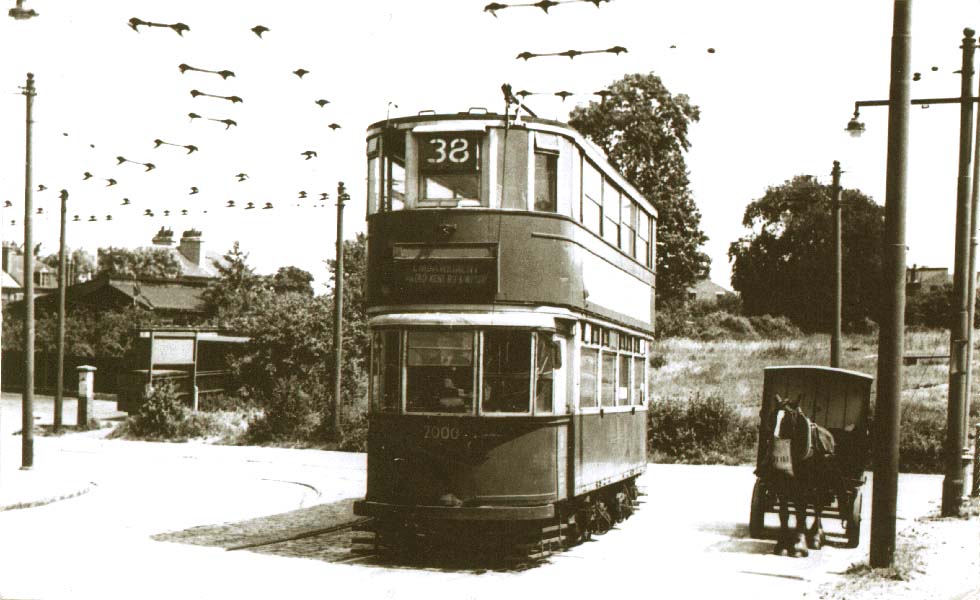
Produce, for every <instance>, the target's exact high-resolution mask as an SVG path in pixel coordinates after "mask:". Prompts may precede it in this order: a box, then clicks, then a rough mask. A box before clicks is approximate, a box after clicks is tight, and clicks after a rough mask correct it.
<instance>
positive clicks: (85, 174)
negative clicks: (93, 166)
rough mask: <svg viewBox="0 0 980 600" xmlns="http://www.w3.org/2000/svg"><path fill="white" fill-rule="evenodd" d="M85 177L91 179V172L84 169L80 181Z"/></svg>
mask: <svg viewBox="0 0 980 600" xmlns="http://www.w3.org/2000/svg"><path fill="white" fill-rule="evenodd" d="M87 179H92V174H91V173H89V172H88V171H85V172H84V173H82V181H85V180H87Z"/></svg>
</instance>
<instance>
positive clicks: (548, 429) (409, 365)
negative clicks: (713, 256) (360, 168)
mask: <svg viewBox="0 0 980 600" xmlns="http://www.w3.org/2000/svg"><path fill="white" fill-rule="evenodd" d="M367 165H368V215H367V229H368V275H367V312H368V318H369V321H368V324H369V328H370V334H371V340H372V345H371V366H370V385H369V390H370V391H369V395H370V418H369V430H368V459H367V460H368V474H367V492H366V495H365V498H364V499H363V500H360V501H358V502H356V503H355V505H354V512H355V513H356V514H358V515H362V516H370V517H374V518H373V519H372V521H371V525H370V529H371V530H372V531H373V532H374V534H375V538H374V539H375V542H376V543H377V544H379V545H384V546H389V545H390V546H397V545H400V544H413V543H416V542H417V541H418V540H420V539H421V540H427V541H429V542H432V543H434V544H437V545H449V544H451V543H453V542H454V541H456V542H458V541H460V540H466V543H467V544H468V545H472V544H474V543H482V544H490V545H493V546H494V547H498V546H499V547H503V546H507V545H513V544H517V545H519V544H520V543H521V542H522V540H524V541H528V540H530V542H529V544H530V546H528V547H533V548H537V549H541V548H547V547H553V545H554V544H567V543H572V542H574V541H577V540H581V539H584V538H588V537H590V536H591V534H592V533H593V532H602V531H604V530H606V529H608V528H609V527H611V526H612V524H614V523H615V522H617V521H619V520H622V519H623V518H625V517H627V516H629V514H631V513H632V511H633V509H634V507H635V506H636V497H637V490H636V485H635V480H636V477H637V476H638V475H640V474H641V473H642V472H643V471H644V468H645V465H646V419H647V402H648V397H649V396H648V390H647V387H648V383H647V381H648V373H647V368H648V367H647V365H648V360H647V358H648V353H649V349H650V344H651V341H652V339H653V337H652V336H653V323H654V288H655V277H654V270H653V265H654V252H655V237H654V236H655V231H656V228H655V225H656V218H657V213H656V210H655V209H654V208H653V206H652V205H651V204H650V202H649V201H647V200H646V199H645V198H644V197H643V196H641V195H640V194H639V193H638V192H637V190H636V189H635V188H634V187H633V186H632V185H631V184H630V183H629V182H628V181H626V179H625V178H624V177H623V176H622V175H621V174H620V173H618V172H617V171H616V170H615V169H614V168H613V167H612V166H611V165H610V164H609V162H608V160H607V159H606V157H605V156H604V155H603V153H602V152H601V151H600V150H599V149H598V148H597V147H596V146H595V145H593V144H592V143H591V142H589V141H588V140H586V139H585V138H584V137H583V136H582V135H581V134H579V133H578V132H576V131H575V130H574V129H572V128H571V127H569V126H568V125H567V124H563V123H560V122H557V121H552V120H546V119H539V118H535V117H525V118H522V119H515V117H514V116H513V115H500V114H492V113H488V112H486V111H480V110H471V111H469V112H466V113H459V114H432V113H423V114H420V115H418V116H414V117H402V118H394V119H390V120H385V121H383V122H378V123H375V124H374V125H371V126H370V127H369V128H368V131H367Z"/></svg>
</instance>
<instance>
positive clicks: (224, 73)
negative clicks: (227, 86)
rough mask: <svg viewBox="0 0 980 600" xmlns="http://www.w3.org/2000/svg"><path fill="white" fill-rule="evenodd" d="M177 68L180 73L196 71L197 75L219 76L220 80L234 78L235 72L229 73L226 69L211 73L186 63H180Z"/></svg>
mask: <svg viewBox="0 0 980 600" xmlns="http://www.w3.org/2000/svg"><path fill="white" fill-rule="evenodd" d="M177 68H178V69H180V72H181V73H186V72H187V71H197V72H199V73H213V74H215V75H220V76H221V78H222V79H228V78H229V77H234V76H235V72H234V71H229V70H228V69H222V70H220V71H212V70H210V69H199V68H197V67H192V66H190V65H188V64H186V63H180V64H179V65H177Z"/></svg>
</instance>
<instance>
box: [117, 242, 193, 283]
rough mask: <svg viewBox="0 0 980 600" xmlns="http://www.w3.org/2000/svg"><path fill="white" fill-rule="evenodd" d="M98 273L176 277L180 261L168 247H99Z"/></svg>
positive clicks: (118, 275) (125, 275) (164, 277)
mask: <svg viewBox="0 0 980 600" xmlns="http://www.w3.org/2000/svg"><path fill="white" fill-rule="evenodd" d="M98 259H99V260H98V263H99V267H98V268H99V270H98V274H99V275H102V274H108V275H113V276H117V277H139V278H143V277H145V278H162V279H176V278H177V277H180V274H181V269H180V261H179V260H178V259H177V257H176V256H174V253H173V252H171V251H169V250H167V249H166V248H136V249H133V250H131V249H129V248H115V247H113V246H109V247H108V248H99V250H98Z"/></svg>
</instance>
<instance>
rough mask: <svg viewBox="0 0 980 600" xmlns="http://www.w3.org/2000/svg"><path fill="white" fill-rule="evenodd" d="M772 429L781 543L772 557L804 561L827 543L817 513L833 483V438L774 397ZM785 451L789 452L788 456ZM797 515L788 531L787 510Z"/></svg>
mask: <svg viewBox="0 0 980 600" xmlns="http://www.w3.org/2000/svg"><path fill="white" fill-rule="evenodd" d="M775 421H776V423H775V426H774V427H773V433H774V437H773V441H772V444H771V446H770V480H771V482H772V489H773V492H774V493H775V495H776V498H777V500H778V502H779V539H778V541H777V543H776V548H775V553H776V554H779V555H787V556H808V555H809V550H808V549H813V550H819V549H820V548H821V547H822V546H823V544H824V541H825V537H824V531H823V525H822V523H821V513H822V512H823V507H824V506H825V504H826V503H828V501H829V500H828V498H827V496H828V495H829V494H828V492H827V490H828V489H830V488H831V487H832V486H833V484H834V482H835V481H837V480H838V479H839V477H837V478H835V477H834V475H835V473H836V472H837V471H836V461H835V457H834V436H833V434H831V433H830V431H828V430H827V429H825V428H824V427H821V426H820V425H817V424H816V423H814V422H812V421H810V419H808V418H807V416H806V415H805V414H803V411H802V410H801V409H800V406H799V400H797V401H796V402H792V401H789V400H785V401H784V400H783V399H782V398H780V397H779V395H776V413H775ZM787 446H788V452H787ZM790 504H792V505H793V508H794V509H795V511H796V528H795V530H794V532H793V533H791V532H790V531H789V512H790V509H789V505H790ZM808 505H812V506H813V509H814V515H815V518H814V521H813V526H812V527H811V528H810V529H809V530H807V529H806V509H807V506H808Z"/></svg>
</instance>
